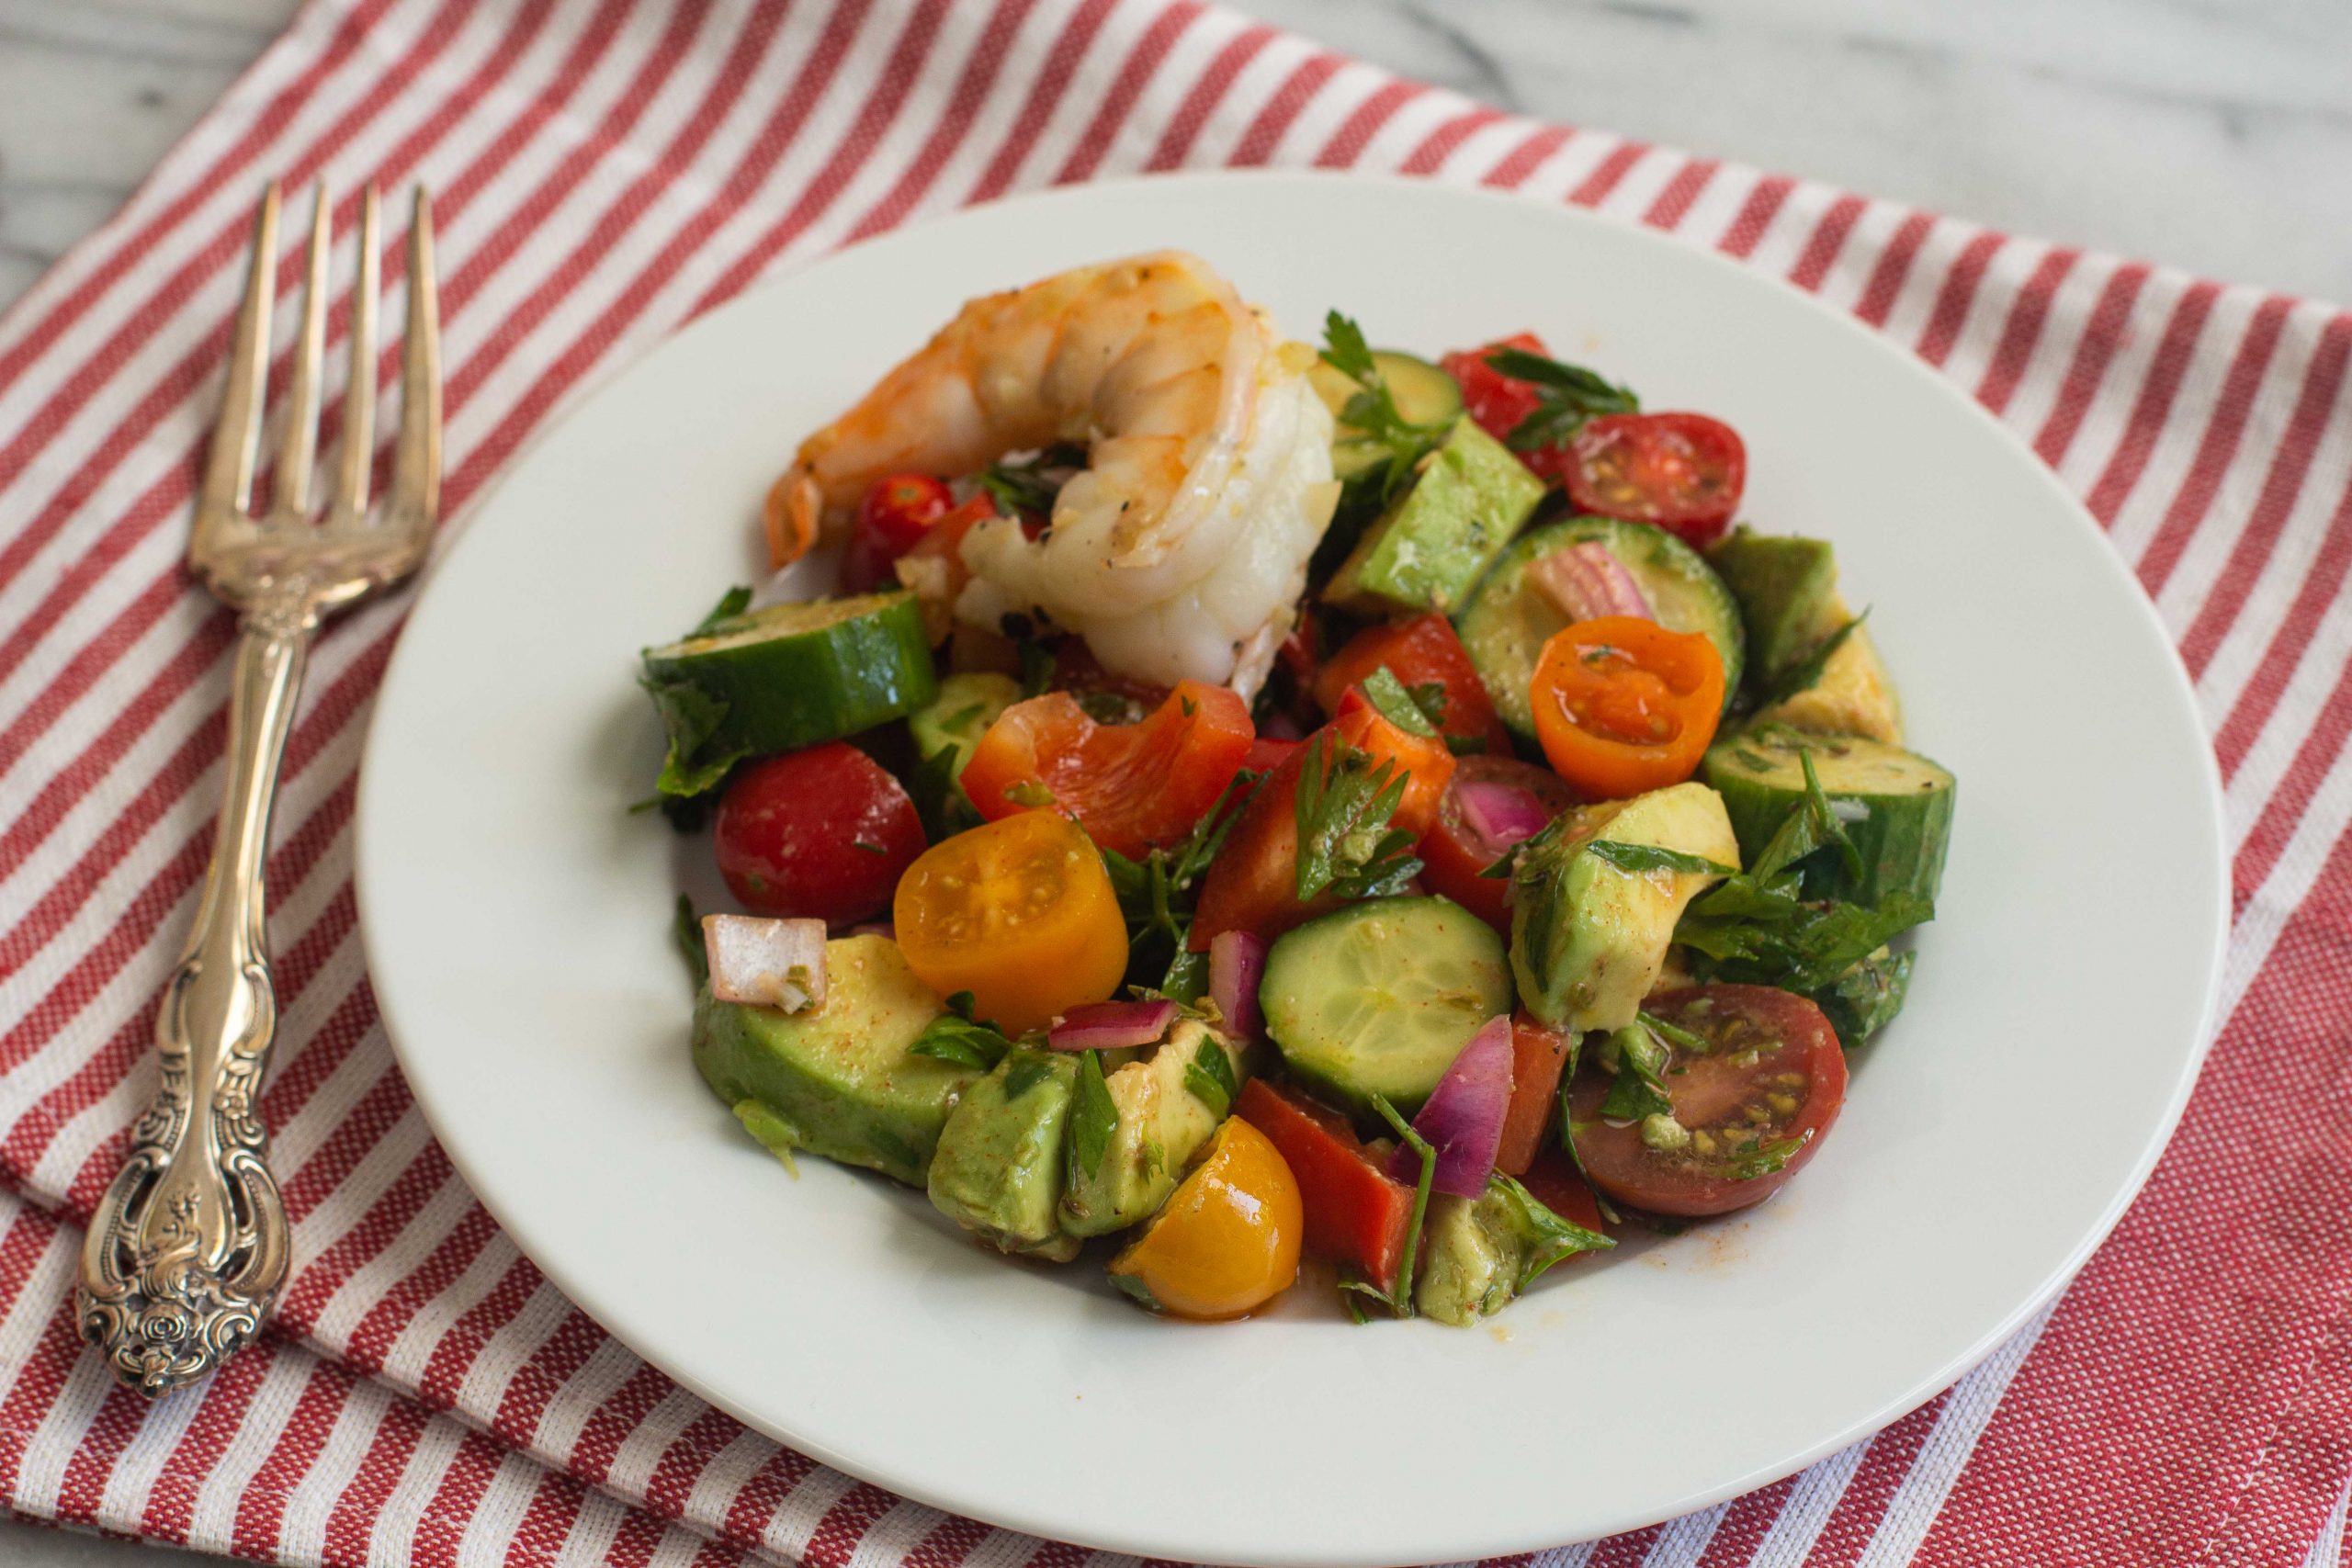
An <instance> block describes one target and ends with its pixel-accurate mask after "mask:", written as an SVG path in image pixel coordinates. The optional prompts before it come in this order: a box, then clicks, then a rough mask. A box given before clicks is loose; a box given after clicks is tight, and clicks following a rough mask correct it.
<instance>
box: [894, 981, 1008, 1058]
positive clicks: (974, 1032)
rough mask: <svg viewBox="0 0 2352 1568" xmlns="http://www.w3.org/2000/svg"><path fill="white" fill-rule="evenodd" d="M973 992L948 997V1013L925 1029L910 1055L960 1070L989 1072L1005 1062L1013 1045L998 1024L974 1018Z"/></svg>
mask: <svg viewBox="0 0 2352 1568" xmlns="http://www.w3.org/2000/svg"><path fill="white" fill-rule="evenodd" d="M972 999H973V998H972V993H971V992H969V991H958V992H956V994H955V995H954V996H952V997H949V998H947V1002H946V1007H947V1010H946V1011H945V1012H944V1013H941V1014H940V1015H939V1016H938V1017H937V1018H934V1019H933V1020H932V1021H930V1022H929V1023H927V1024H925V1025H924V1026H923V1031H922V1033H921V1034H918V1035H916V1036H915V1042H914V1043H913V1044H911V1045H910V1046H908V1047H907V1054H908V1055H913V1056H929V1057H931V1058H933V1060H935V1061H941V1062H953V1063H955V1064H956V1066H959V1067H977V1068H978V1069H979V1070H980V1071H982V1072H986V1071H988V1070H989V1068H990V1067H993V1066H996V1065H997V1064H998V1063H999V1062H1001V1061H1002V1060H1004V1054H1005V1053H1006V1052H1007V1051H1010V1050H1012V1041H1010V1040H1008V1039H1006V1038H1005V1037H1004V1032H1003V1031H1002V1030H1001V1029H999V1028H998V1027H997V1026H996V1025H995V1024H993V1023H989V1022H986V1021H981V1020H978V1019H975V1018H974V1017H973V1016H972Z"/></svg>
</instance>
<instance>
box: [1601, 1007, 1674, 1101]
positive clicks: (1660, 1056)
mask: <svg viewBox="0 0 2352 1568" xmlns="http://www.w3.org/2000/svg"><path fill="white" fill-rule="evenodd" d="M1601 1051H1602V1059H1603V1060H1604V1062H1605V1061H1606V1059H1607V1057H1608V1056H1609V1055H1612V1054H1613V1055H1615V1056H1616V1058H1617V1077H1616V1081H1614V1082H1613V1083H1611V1085H1610V1086H1609V1098H1608V1099H1606V1100H1602V1101H1601V1102H1600V1114H1601V1116H1602V1117H1603V1118H1604V1119H1605V1120H1607V1121H1611V1122H1638V1121H1640V1120H1641V1119H1642V1118H1643V1117H1645V1116H1671V1115H1673V1114H1674V1101H1673V1100H1672V1099H1671V1098H1670V1097H1669V1096H1668V1094H1667V1092H1666V1078H1665V1076H1664V1075H1665V1073H1666V1065H1667V1062H1668V1059H1669V1057H1670V1055H1671V1053H1670V1052H1669V1051H1668V1048H1667V1044H1666V1042H1665V1041H1663V1040H1661V1039H1659V1038H1658V1037H1657V1035H1655V1034H1653V1033H1651V1032H1649V1031H1648V1030H1647V1029H1645V1028H1644V1027H1642V1025H1640V1024H1638V1023H1635V1024H1629V1025H1628V1026H1626V1027H1625V1028H1623V1029H1619V1030H1614V1031H1611V1033H1610V1036H1609V1039H1608V1041H1607V1042H1606V1043H1604V1044H1603V1046H1602V1047H1601Z"/></svg>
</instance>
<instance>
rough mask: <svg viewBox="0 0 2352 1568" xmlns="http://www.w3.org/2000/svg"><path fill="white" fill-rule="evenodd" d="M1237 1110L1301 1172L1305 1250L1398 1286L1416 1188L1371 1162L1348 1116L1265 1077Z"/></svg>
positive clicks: (1255, 1081)
mask: <svg viewBox="0 0 2352 1568" xmlns="http://www.w3.org/2000/svg"><path fill="white" fill-rule="evenodd" d="M1234 1113H1235V1114H1236V1115H1238V1116H1239V1117H1240V1118H1241V1119H1242V1120H1243V1121H1245V1122H1249V1123H1250V1125H1251V1126H1253V1127H1255V1128H1257V1129H1258V1131H1260V1132H1261V1133H1263V1134H1266V1136H1267V1138H1268V1139H1269V1140H1270V1141H1271V1142H1272V1144H1273V1145H1274V1147H1275V1148H1277V1149H1279V1150H1281V1151H1282V1156H1283V1163H1284V1164H1286V1165H1288V1166H1289V1167H1290V1173H1291V1175H1292V1176H1294V1177H1295V1178H1296V1179H1297V1180H1298V1196H1299V1201H1300V1203H1301V1205H1302V1206H1303V1208H1304V1209H1305V1211H1306V1238H1305V1250H1306V1255H1307V1256H1308V1257H1310V1258H1324V1259H1326V1260H1328V1261H1329V1262H1333V1263H1340V1264H1344V1265H1347V1266H1350V1267H1351V1268H1353V1269H1357V1270H1358V1271H1359V1272H1361V1273H1362V1274H1363V1277H1364V1278H1365V1279H1366V1280H1369V1281H1370V1282H1371V1283H1372V1285H1373V1286H1374V1288H1375V1289H1377V1290H1382V1291H1393V1290H1395V1289H1396V1288H1397V1269H1398V1268H1399V1267H1400V1265H1401V1264H1402V1263H1403V1261H1404V1253H1405V1233H1406V1231H1407V1230H1408V1228H1410V1226H1411V1224H1412V1220H1413V1190H1412V1189H1411V1188H1409V1187H1408V1186H1406V1185H1405V1184H1404V1183H1403V1182H1401V1181H1398V1180H1397V1179H1395V1178H1393V1177H1390V1176H1388V1175H1386V1174H1385V1173H1384V1172H1382V1171H1381V1170H1379V1169H1378V1168H1375V1167H1374V1165H1373V1163H1372V1160H1371V1157H1370V1156H1368V1155H1366V1154H1365V1152H1364V1146H1363V1143H1362V1141H1360V1140H1359V1139H1358V1138H1357V1137H1356V1134H1355V1130H1354V1129H1353V1128H1352V1127H1350V1126H1349V1125H1348V1122H1347V1118H1345V1117H1343V1116H1341V1115H1340V1114H1339V1113H1338V1112H1337V1111H1326V1110H1324V1109H1323V1108H1322V1107H1321V1106H1319V1105H1316V1104H1313V1103H1311V1102H1309V1101H1307V1100H1302V1099H1300V1098H1299V1097H1298V1096H1296V1095H1295V1094H1292V1093H1290V1092H1289V1091H1287V1090H1284V1089H1274V1088H1272V1086H1270V1085H1269V1084H1268V1083H1267V1082H1266V1080H1265V1079H1263V1078H1251V1079H1250V1081H1249V1083H1247V1084H1245V1085H1244V1086H1243V1087H1242V1089H1241V1098H1240V1099H1239V1100H1238V1101H1237V1102H1236V1103H1235V1106H1234Z"/></svg>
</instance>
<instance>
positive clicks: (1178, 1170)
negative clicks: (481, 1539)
mask: <svg viewBox="0 0 2352 1568" xmlns="http://www.w3.org/2000/svg"><path fill="white" fill-rule="evenodd" d="M1207 1052H1215V1053H1216V1054H1217V1055H1222V1056H1223V1057H1224V1058H1225V1066H1226V1070H1225V1072H1224V1074H1223V1075H1221V1076H1220V1075H1218V1074H1217V1073H1216V1067H1215V1066H1214V1065H1213V1064H1211V1065H1207V1066H1204V1065H1203V1062H1202V1056H1203V1054H1204V1053H1207ZM1249 1070H1250V1069H1249V1062H1248V1053H1247V1052H1246V1051H1244V1050H1243V1049H1242V1048H1240V1047H1239V1046H1237V1045H1235V1044H1233V1043H1231V1042H1229V1041H1227V1039H1226V1038H1225V1037H1224V1036H1223V1035H1220V1034H1218V1033H1217V1032H1216V1031H1215V1030H1213V1029H1210V1028H1209V1027H1208V1026H1207V1025H1206V1024H1204V1023H1202V1022H1201V1021H1199V1020H1198V1019H1193V1018H1187V1019H1183V1020H1181V1021H1179V1022H1178V1023H1177V1025H1176V1027H1175V1028H1174V1029H1172V1030H1170V1032H1169V1034H1168V1038H1167V1039H1166V1040H1164V1041H1162V1042H1161V1043H1160V1044H1159V1047H1158V1048H1157V1049H1155V1050H1154V1051H1153V1052H1152V1053H1151V1054H1150V1055H1148V1056H1146V1057H1144V1058H1143V1059H1142V1060H1140V1061H1134V1062H1129V1063H1127V1064H1126V1065H1125V1066H1122V1067H1119V1068H1117V1069H1116V1070H1115V1071H1114V1072H1112V1073H1111V1074H1110V1075H1109V1076H1108V1077H1105V1079H1104V1080H1103V1082H1104V1086H1105V1087H1106V1088H1108V1089H1109V1090H1110V1093H1111V1104H1112V1107H1113V1108H1114V1111H1116V1113H1117V1117H1118V1121H1117V1122H1116V1124H1115V1125H1114V1127H1113V1129H1112V1133H1111V1141H1110V1145H1109V1146H1108V1147H1107V1148H1105V1149H1104V1150H1103V1157H1102V1159H1101V1160H1100V1161H1098V1162H1097V1163H1096V1165H1095V1166H1094V1168H1092V1169H1091V1170H1089V1169H1086V1168H1083V1167H1082V1166H1081V1165H1080V1162H1079V1157H1078V1148H1077V1145H1076V1142H1075V1140H1073V1141H1072V1143H1071V1146H1070V1157H1069V1185H1068V1186H1067V1188H1065V1190H1063V1192H1062V1200H1061V1207H1060V1210H1059V1215H1060V1221H1061V1227H1062V1229H1064V1230H1065V1231H1068V1232H1069V1234H1070V1235H1074V1236H1086V1235H1108V1234H1109V1233H1110V1232H1112V1231H1115V1230H1124V1229H1125V1228H1126V1227H1127V1226H1129V1225H1132V1224H1136V1223H1138V1222H1139V1221H1142V1220H1145V1219H1148V1218H1149V1217H1150V1216H1151V1213H1152V1212H1153V1211H1154V1210H1156V1209H1158V1208H1159V1205H1160V1204H1161V1203H1162V1202H1163V1201H1166V1200H1167V1197H1168V1194H1169V1193H1170V1192H1172V1191H1174V1190H1176V1179H1177V1178H1178V1177H1179V1176H1181V1175H1182V1173H1183V1169H1184V1166H1185V1163H1186V1162H1187V1161H1189V1160H1190V1159H1191V1158H1192V1157H1193V1155H1194V1154H1196V1153H1197V1152H1199V1150H1200V1147H1201V1145H1204V1144H1205V1143H1207V1142H1208V1141H1209V1134H1212V1133H1214V1132H1216V1129H1217V1123H1218V1122H1222V1121H1224V1120H1225V1118H1226V1115H1227V1112H1228V1111H1230V1110H1231V1109H1232V1107H1231V1105H1230V1104H1229V1103H1226V1104H1216V1103H1212V1100H1204V1099H1203V1098H1202V1090H1203V1089H1206V1088H1208V1087H1209V1085H1210V1084H1212V1083H1214V1084H1217V1085H1220V1086H1221V1085H1223V1084H1227V1083H1229V1084H1231V1085H1233V1086H1234V1088H1235V1089H1238V1088H1239V1087H1240V1085H1241V1083H1242V1082H1243V1080H1244V1079H1246V1078H1247V1077H1249ZM1212 1098H1213V1099H1223V1098H1224V1097H1223V1095H1222V1093H1221V1092H1220V1093H1217V1094H1215V1095H1213V1097H1212Z"/></svg>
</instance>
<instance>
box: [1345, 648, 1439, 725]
mask: <svg viewBox="0 0 2352 1568" xmlns="http://www.w3.org/2000/svg"><path fill="white" fill-rule="evenodd" d="M1430 684H1431V685H1433V686H1435V685H1436V682H1430ZM1419 691H1420V688H1419V687H1418V686H1415V687H1412V688H1409V689H1408V687H1407V686H1406V684H1405V682H1402V681H1399V680H1398V679H1397V676H1396V672H1395V671H1391V670H1390V669H1389V668H1388V666H1387V665H1385V664H1383V665H1381V666H1380V667H1379V668H1378V669H1376V670H1374V671H1373V672H1372V673H1371V674H1369V675H1367V676H1365V677H1364V678H1363V694H1364V698H1365V700H1366V701H1368V702H1370V703H1371V704H1372V705H1373V706H1374V707H1375V708H1377V709H1379V710H1380V716H1381V717H1383V718H1385V719H1386V720H1387V721H1388V722H1389V723H1391V724H1393V725H1395V726H1396V727H1397V728H1399V729H1401V730H1403V731H1404V732H1405V733H1406V734H1408V735H1418V736H1419V737H1420V738H1421V739H1425V740H1434V739H1437V726H1436V725H1435V724H1432V723H1431V722H1430V714H1429V712H1428V710H1427V709H1425V708H1424V707H1423V706H1422V705H1421V703H1420V700H1419V696H1418V695H1417V694H1418V693H1419ZM1437 691H1438V693H1439V694H1440V695H1441V697H1442V695H1443V694H1444V691H1445V688H1444V687H1442V686H1437ZM1439 711H1440V712H1442V711H1443V708H1442V705H1441V707H1440V710H1439Z"/></svg>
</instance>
